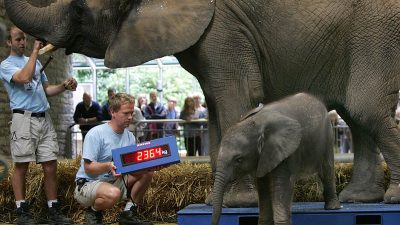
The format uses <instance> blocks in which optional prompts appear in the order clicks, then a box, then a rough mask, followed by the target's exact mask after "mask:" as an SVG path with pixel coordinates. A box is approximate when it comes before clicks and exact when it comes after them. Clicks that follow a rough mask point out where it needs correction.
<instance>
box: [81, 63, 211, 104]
mask: <svg viewBox="0 0 400 225" xmlns="http://www.w3.org/2000/svg"><path fill="white" fill-rule="evenodd" d="M160 73H162V83H163V88H162V93H163V103H166V101H167V99H168V98H169V97H174V98H176V99H177V100H178V102H177V108H181V107H182V106H183V102H184V99H185V98H186V97H187V96H189V95H192V94H193V93H200V94H201V93H202V91H201V88H200V85H199V83H198V82H197V80H196V78H195V77H193V76H192V75H191V74H190V73H188V72H187V71H186V70H184V69H183V68H182V67H180V66H179V65H173V66H164V67H163V70H162V71H160V70H159V68H158V67H157V66H138V67H132V68H121V69H97V77H96V79H94V78H95V77H94V76H93V71H92V70H91V69H87V68H82V69H76V70H75V73H74V74H75V75H74V76H75V79H77V81H78V83H93V86H94V87H96V84H97V90H96V92H97V96H96V99H97V102H99V103H100V104H101V103H103V102H104V101H106V100H107V89H108V88H110V87H113V88H115V89H116V90H117V92H127V93H130V94H132V95H133V96H135V97H136V98H137V97H138V96H139V95H140V94H145V95H146V96H147V98H149V97H148V95H149V93H150V92H151V91H156V90H157V82H158V81H159V80H161V76H160ZM95 81H96V82H95ZM159 97H160V94H159ZM203 100H204V98H203Z"/></svg>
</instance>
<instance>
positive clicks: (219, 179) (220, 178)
mask: <svg viewBox="0 0 400 225" xmlns="http://www.w3.org/2000/svg"><path fill="white" fill-rule="evenodd" d="M226 181H227V179H225V174H223V173H221V172H218V171H217V172H216V173H215V181H214V189H213V214H212V220H211V225H218V223H219V218H220V216H221V211H222V202H223V198H224V191H225V185H226Z"/></svg>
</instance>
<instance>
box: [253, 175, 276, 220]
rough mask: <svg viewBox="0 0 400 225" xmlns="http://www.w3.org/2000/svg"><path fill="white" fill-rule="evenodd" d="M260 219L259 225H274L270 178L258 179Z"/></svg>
mask: <svg viewBox="0 0 400 225" xmlns="http://www.w3.org/2000/svg"><path fill="white" fill-rule="evenodd" d="M257 190H258V207H259V217H258V225H274V220H273V211H272V198H271V197H272V190H273V189H272V187H271V182H270V178H269V176H268V175H267V176H266V177H263V178H259V179H257Z"/></svg>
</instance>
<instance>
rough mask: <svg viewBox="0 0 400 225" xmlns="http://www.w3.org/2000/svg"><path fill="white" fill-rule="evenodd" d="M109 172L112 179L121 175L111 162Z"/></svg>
mask: <svg viewBox="0 0 400 225" xmlns="http://www.w3.org/2000/svg"><path fill="white" fill-rule="evenodd" d="M110 172H111V175H113V176H114V177H120V176H121V175H122V174H120V173H117V167H116V166H115V165H114V163H113V162H110Z"/></svg>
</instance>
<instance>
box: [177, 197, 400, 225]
mask: <svg viewBox="0 0 400 225" xmlns="http://www.w3.org/2000/svg"><path fill="white" fill-rule="evenodd" d="M341 205H342V206H343V208H342V209H338V210H324V203H323V202H295V203H293V207H292V225H400V204H383V203H342V204H341ZM211 216H212V206H208V205H205V204H192V205H189V206H187V207H186V208H184V209H182V210H180V211H179V212H178V225H209V224H211ZM257 220H258V208H223V209H222V213H221V217H220V222H219V224H220V225H257Z"/></svg>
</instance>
